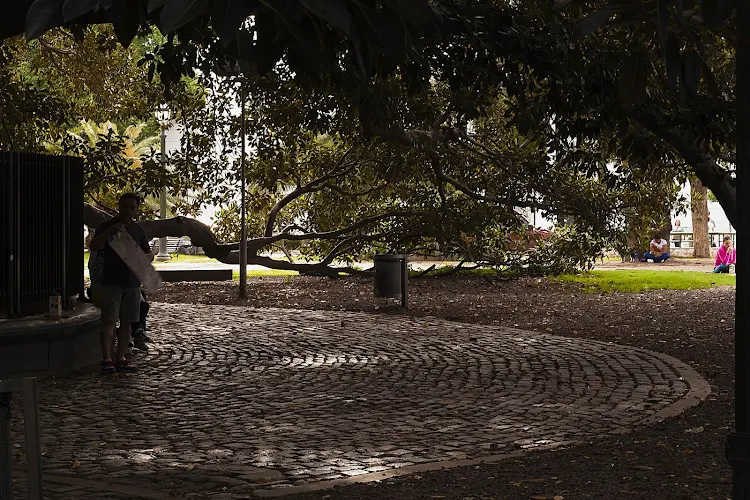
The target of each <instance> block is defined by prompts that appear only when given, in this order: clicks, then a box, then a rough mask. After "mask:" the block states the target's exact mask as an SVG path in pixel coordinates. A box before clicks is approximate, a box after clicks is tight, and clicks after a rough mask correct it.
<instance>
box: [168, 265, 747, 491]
mask: <svg viewBox="0 0 750 500" xmlns="http://www.w3.org/2000/svg"><path fill="white" fill-rule="evenodd" d="M249 292H250V298H249V302H250V303H252V304H254V305H278V306H289V307H292V306H293V307H305V308H315V309H326V308H339V307H343V308H347V309H354V310H367V311H373V310H376V309H375V308H376V307H378V309H377V310H379V311H383V310H386V311H392V309H390V308H384V307H383V306H384V304H385V303H384V302H381V301H376V300H375V299H373V298H372V290H371V285H370V284H369V283H368V282H367V281H365V280H358V279H347V280H335V281H331V280H325V279H317V278H309V277H307V278H294V279H293V280H292V281H291V282H290V281H289V280H285V279H283V278H265V279H254V280H251V281H250V287H249ZM411 293H412V296H411V299H412V300H411V303H412V310H411V311H410V314H412V315H415V316H422V315H435V316H438V317H447V318H450V319H455V320H460V321H466V322H475V323H489V324H501V325H505V326H511V327H513V326H517V327H519V328H525V329H530V330H538V331H549V332H554V333H555V334H560V335H565V336H569V337H584V338H593V339H597V340H606V341H612V342H617V343H619V344H624V345H632V346H635V347H644V348H647V349H652V350H656V351H660V352H664V353H667V354H670V355H673V356H675V357H678V358H679V359H681V360H683V361H685V362H687V363H689V364H690V365H691V366H693V367H694V368H695V369H696V370H698V371H699V372H700V373H701V375H702V376H703V377H705V378H706V379H707V380H708V381H709V382H710V383H711V386H712V394H711V395H710V396H709V397H708V398H707V400H706V401H705V402H704V403H702V404H701V405H699V406H697V407H696V408H692V409H690V410H688V411H686V412H685V413H683V414H682V415H680V417H678V418H674V419H669V420H667V421H665V422H663V423H660V424H657V425H654V426H649V427H644V428H640V429H638V430H637V431H635V432H633V433H631V434H626V435H621V436H612V437H608V438H605V439H597V440H593V441H592V442H591V444H590V445H582V446H575V447H572V448H570V449H566V450H563V451H556V452H542V453H532V454H529V455H527V456H525V457H524V458H523V459H514V460H512V461H509V462H505V463H500V464H496V465H482V466H479V467H478V468H475V467H470V468H462V469H454V470H447V471H441V472H434V473H424V474H419V476H420V477H419V478H417V477H414V476H412V477H407V478H403V479H396V480H389V481H387V482H383V483H379V484H367V485H358V486H351V487H347V488H343V489H335V490H331V491H326V492H317V493H310V494H307V495H301V496H300V497H299V498H309V499H313V498H321V497H322V496H323V495H330V498H331V499H341V500H343V499H350V498H372V499H415V498H420V499H421V498H433V497H434V496H435V495H442V496H444V497H445V498H448V499H454V498H456V499H463V498H465V497H467V496H474V497H477V498H482V497H485V498H488V499H503V500H505V499H508V500H510V499H513V500H515V499H517V498H529V497H531V496H548V497H549V498H552V497H553V496H554V495H557V494H560V495H563V496H564V497H566V498H616V499H620V498H623V499H644V500H645V499H653V498H685V499H696V500H697V499H706V498H712V497H713V498H726V497H728V496H729V495H730V491H731V471H730V469H729V467H728V465H727V464H726V460H725V458H724V441H725V438H726V434H727V432H729V430H730V428H731V426H732V424H733V415H732V401H733V397H734V392H733V376H732V373H733V348H732V342H733V334H734V310H733V307H734V289H733V288H718V289H706V290H693V291H655V292H650V293H646V294H623V293H615V294H609V295H596V294H587V293H581V291H580V287H579V286H578V285H574V284H569V285H563V284H559V283H555V282H552V281H548V280H544V279H533V278H528V279H521V280H516V281H510V282H500V281H494V280H489V279H484V278H477V277H459V278H454V279H451V280H429V279H428V280H419V281H415V282H413V283H412V284H411ZM235 294H236V290H235V287H232V286H206V285H203V286H201V287H195V288H193V287H191V286H188V285H186V284H183V285H179V286H177V285H173V286H171V287H170V288H168V289H167V290H166V291H165V292H164V293H163V294H162V295H161V299H162V300H179V301H185V300H188V299H190V298H191V297H192V300H197V301H201V302H210V303H226V302H232V301H234V300H235V299H234V295H235ZM477 306H479V307H477ZM393 312H396V311H395V310H393ZM689 431H690V432H689ZM517 484H518V486H516V485H517ZM295 498H296V497H295Z"/></svg>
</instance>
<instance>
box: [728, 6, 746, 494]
mask: <svg viewBox="0 0 750 500" xmlns="http://www.w3.org/2000/svg"><path fill="white" fill-rule="evenodd" d="M749 30H750V5H748V2H746V1H740V2H737V33H739V36H738V37H737V48H736V61H735V63H736V89H737V91H736V97H735V98H736V106H737V129H736V130H737V131H736V137H737V141H736V144H737V170H736V171H737V221H736V222H737V224H736V229H737V246H738V247H740V248H750V200H749V199H748V198H745V196H744V195H746V194H750V91H749V90H748V85H750V40H748V38H747V35H746V34H747V33H748V31H749ZM735 300H736V302H735V308H734V315H735V324H734V380H735V382H734V432H732V433H731V434H729V436H728V437H727V443H726V455H727V460H728V461H729V464H730V465H731V466H732V498H733V499H734V500H750V362H748V360H750V311H748V307H749V306H750V278H748V276H747V273H745V272H740V273H739V274H737V291H736V299H735Z"/></svg>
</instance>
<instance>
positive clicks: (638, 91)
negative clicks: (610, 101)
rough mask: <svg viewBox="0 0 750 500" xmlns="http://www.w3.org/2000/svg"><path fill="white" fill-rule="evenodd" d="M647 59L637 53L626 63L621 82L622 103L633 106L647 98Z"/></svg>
mask: <svg viewBox="0 0 750 500" xmlns="http://www.w3.org/2000/svg"><path fill="white" fill-rule="evenodd" d="M646 70H647V67H646V59H645V58H644V57H642V56H641V55H640V54H638V53H635V54H633V55H632V56H630V57H629V58H628V59H627V61H626V62H625V67H624V68H623V70H622V74H623V77H622V78H621V80H620V101H621V102H622V105H623V106H626V107H627V106H631V105H633V104H635V103H636V102H638V101H640V100H641V99H643V98H644V97H645V96H646V79H647V78H646V77H647V75H646Z"/></svg>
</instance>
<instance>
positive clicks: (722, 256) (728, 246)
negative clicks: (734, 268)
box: [714, 236, 737, 273]
mask: <svg viewBox="0 0 750 500" xmlns="http://www.w3.org/2000/svg"><path fill="white" fill-rule="evenodd" d="M736 262H737V250H735V249H734V248H732V237H731V236H724V243H723V244H722V245H721V246H720V247H719V249H718V250H717V251H716V260H714V272H715V273H728V272H729V266H731V265H733V264H736Z"/></svg>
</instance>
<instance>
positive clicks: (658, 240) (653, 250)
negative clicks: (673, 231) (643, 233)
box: [643, 234, 669, 262]
mask: <svg viewBox="0 0 750 500" xmlns="http://www.w3.org/2000/svg"><path fill="white" fill-rule="evenodd" d="M668 258H669V245H668V244H667V240H665V239H663V238H662V237H661V236H659V235H658V234H655V235H654V239H653V240H651V243H650V244H649V251H648V252H646V253H645V254H643V259H644V260H646V261H648V260H649V259H650V260H653V261H654V262H664V261H665V260H667V259H668Z"/></svg>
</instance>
